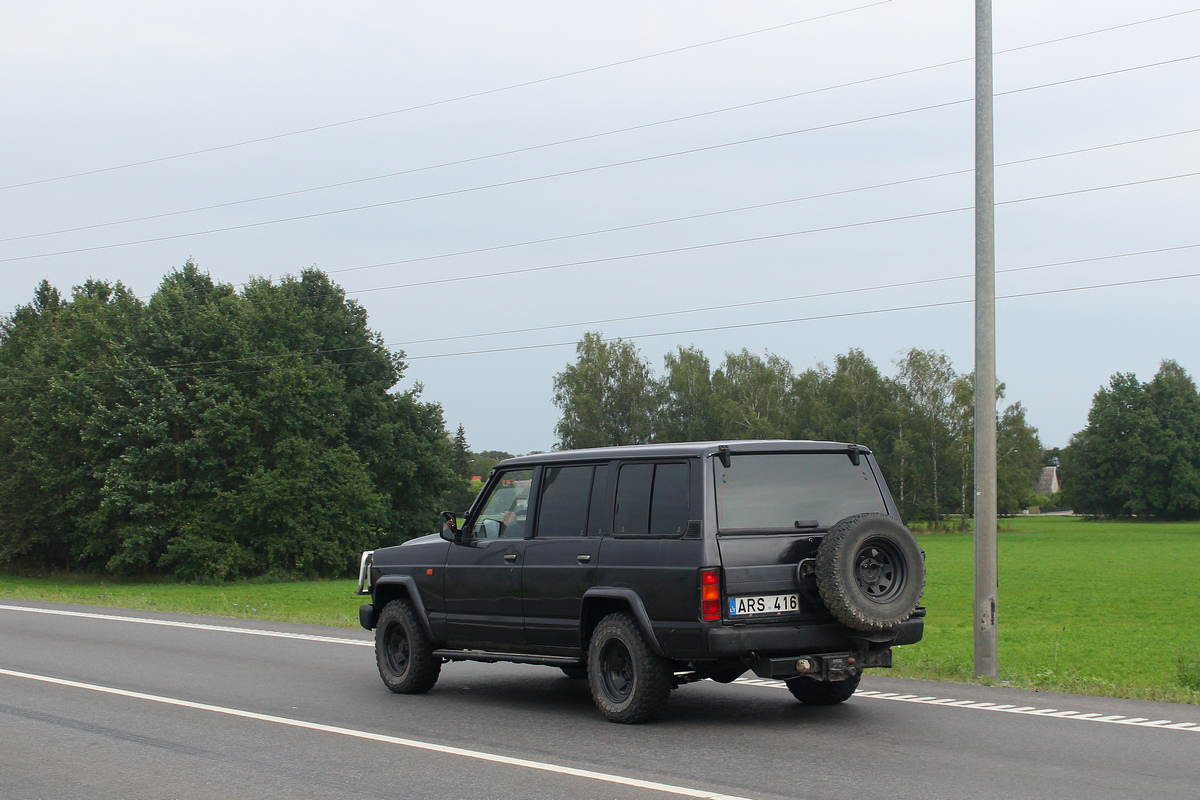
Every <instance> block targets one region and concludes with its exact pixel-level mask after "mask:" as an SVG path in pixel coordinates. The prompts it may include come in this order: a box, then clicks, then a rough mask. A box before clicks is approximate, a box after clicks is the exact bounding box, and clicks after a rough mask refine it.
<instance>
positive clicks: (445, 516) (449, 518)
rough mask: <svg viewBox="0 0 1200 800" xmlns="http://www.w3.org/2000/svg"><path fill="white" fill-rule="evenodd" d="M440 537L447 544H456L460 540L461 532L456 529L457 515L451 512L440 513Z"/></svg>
mask: <svg viewBox="0 0 1200 800" xmlns="http://www.w3.org/2000/svg"><path fill="white" fill-rule="evenodd" d="M441 536H442V538H443V539H445V540H446V541H448V542H457V541H458V540H459V539H460V538H462V531H460V530H459V529H458V515H457V514H455V513H454V512H453V511H443V512H442V530H441Z"/></svg>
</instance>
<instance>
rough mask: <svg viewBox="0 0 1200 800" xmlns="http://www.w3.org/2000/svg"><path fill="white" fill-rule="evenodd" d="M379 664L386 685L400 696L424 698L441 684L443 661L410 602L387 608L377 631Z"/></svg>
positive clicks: (384, 609) (401, 602)
mask: <svg viewBox="0 0 1200 800" xmlns="http://www.w3.org/2000/svg"><path fill="white" fill-rule="evenodd" d="M375 661H376V662H377V663H378V665H379V676H380V677H381V678H383V683H384V685H386V686H387V687H388V688H389V689H391V690H392V691H393V692H396V693H397V694H423V693H425V692H428V691H429V690H430V689H432V688H433V685H434V684H435V683H437V679H438V675H440V674H441V671H442V662H441V659H439V658H437V657H435V656H434V655H433V644H432V643H431V642H430V641H429V637H428V636H427V635H426V634H425V628H424V627H423V626H422V625H421V620H420V619H419V618H418V617H417V612H416V609H414V608H413V605H412V602H411V601H409V600H408V599H407V598H405V599H400V600H393V601H392V602H390V603H388V604H387V605H386V606H384V608H383V612H382V613H381V614H380V615H379V624H378V626H377V627H376V628H375Z"/></svg>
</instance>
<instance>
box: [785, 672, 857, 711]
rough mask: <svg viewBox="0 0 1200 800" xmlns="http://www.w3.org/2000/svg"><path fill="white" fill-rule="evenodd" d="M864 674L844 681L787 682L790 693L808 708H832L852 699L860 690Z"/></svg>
mask: <svg viewBox="0 0 1200 800" xmlns="http://www.w3.org/2000/svg"><path fill="white" fill-rule="evenodd" d="M861 680H862V673H859V674H858V675H855V676H853V677H851V678H846V680H844V681H832V682H830V681H817V680H813V679H812V678H792V679H791V680H789V681H787V682H786V683H787V687H788V691H789V692H791V693H792V697H795V698H796V699H797V700H799V701H800V702H801V703H804V704H805V705H807V706H832V705H837V704H838V703H841V702H844V701H846V700H849V699H850V695H852V694H854V691H855V690H856V689H858V683H859V681H861Z"/></svg>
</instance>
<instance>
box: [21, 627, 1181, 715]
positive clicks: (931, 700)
mask: <svg viewBox="0 0 1200 800" xmlns="http://www.w3.org/2000/svg"><path fill="white" fill-rule="evenodd" d="M0 611H26V612H29V613H31V614H53V615H56V616H62V617H83V618H86V619H100V620H107V621H110V622H136V623H141V624H143V625H162V626H165V627H169V628H193V629H196V630H203V631H217V632H220V633H241V634H247V635H250V636H271V637H275V638H277V639H302V640H304V641H310V642H329V643H331V644H350V645H357V646H361V647H374V645H375V643H374V642H372V641H370V640H369V639H350V638H344V637H338V636H314V635H312V634H308V633H288V632H286V631H271V630H258V629H255V628H235V627H230V626H225V625H208V624H205V623H201V622H177V621H174V620H165V619H146V618H144V617H125V616H118V615H115V614H96V613H92V612H87V611H63V610H59V609H54V608H32V607H29V606H13V605H4V604H0ZM735 683H741V684H744V685H747V686H766V687H770V688H777V689H782V688H786V686H787V684H785V683H784V682H783V681H778V680H772V679H770V678H738V679H737V680H736V681H735ZM854 696H855V697H863V698H870V699H875V700H893V701H896V702H900V703H919V704H921V705H932V706H951V707H954V708H966V709H969V710H973V711H1000V712H1003V713H1006V714H1022V715H1024V716H1031V717H1054V718H1056V719H1074V720H1080V721H1081V722H1104V723H1108V724H1111V725H1133V726H1137V727H1142V728H1157V729H1159V730H1171V731H1195V732H1200V724H1198V723H1194V722H1174V723H1173V722H1172V721H1171V720H1169V719H1158V720H1150V719H1147V718H1146V717H1123V716H1120V715H1109V716H1103V717H1102V716H1096V715H1093V714H1091V713H1084V712H1082V711H1059V710H1058V709H1057V708H1036V707H1034V706H1018V707H1015V708H1014V707H1012V706H1008V705H993V704H991V703H981V702H976V701H974V700H958V699H956V698H953V697H927V696H922V697H917V696H916V695H911V694H897V693H896V692H875V691H869V690H862V691H858V692H855V694H854Z"/></svg>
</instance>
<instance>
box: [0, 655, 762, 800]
mask: <svg viewBox="0 0 1200 800" xmlns="http://www.w3.org/2000/svg"><path fill="white" fill-rule="evenodd" d="M0 675H7V676H9V677H12V678H25V679H27V680H32V681H40V682H41V683H50V684H54V685H56V686H67V687H70V688H72V689H86V690H88V691H91V692H101V693H103V694H112V695H117V696H119V697H129V698H133V699H135V700H149V701H152V702H155V703H163V704H165V705H170V706H179V707H181V708H191V709H195V710H197V711H210V712H213V713H215V714H226V715H228V716H231V717H241V718H243V719H253V720H259V721H261V722H271V723H274V724H276V725H287V726H289V727H292V728H304V729H306V730H310V731H320V732H322V733H336V734H338V735H339V736H350V737H353V738H355V739H366V740H368V741H372V742H383V743H385V744H394V745H398V746H400V747H411V748H414V749H417V750H428V751H432V752H435V753H445V754H447V755H452V756H461V757H463V758H473V759H477V760H479V761H491V762H493V763H496V764H506V765H508V766H513V767H525V768H526V769H536V770H540V771H542V772H553V773H557V774H559V775H571V776H574V777H577V778H587V779H589V780H594V781H603V782H604V783H615V784H620V785H621V786H632V787H634V788H636V789H649V790H650V791H654V792H663V793H665V794H675V795H682V796H683V797H698V798H703V800H747V798H744V797H735V796H733V795H727V794H721V793H720V792H713V791H710V790H707V789H692V788H689V787H687V786H674V785H672V784H669V783H659V782H657V781H644V780H641V779H640V778H630V777H626V776H624V775H613V774H611V773H607V772H595V771H593V770H589V769H576V768H575V767H565V766H562V765H560V764H551V763H548V762H545V761H530V760H529V759H526V758H513V757H511V756H501V755H496V754H495V753H485V752H482V751H480V750H467V749H465V748H462V747H451V746H450V745H444V744H435V743H433V742H422V741H419V740H417V739H404V738H401V737H399V736H388V735H386V734H382V733H372V732H370V731H360V730H355V729H353V728H342V727H340V726H337V725H323V724H321V723H319V722H306V721H305V720H301V719H292V718H290V717H277V716H275V715H273V714H259V713H257V712H255V711H244V710H242V709H238V708H227V707H225V706H214V705H209V704H208V703H193V702H192V701H190V700H180V699H178V698H175V697H163V696H161V695H155V694H144V693H142V692H131V691H128V690H125V689H117V688H114V687H111V686H100V685H97V684H94V683H81V682H79V681H69V680H64V679H63V678H52V677H50V676H48V675H34V674H31V673H28V672H16V671H14V670H10V669H0Z"/></svg>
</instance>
